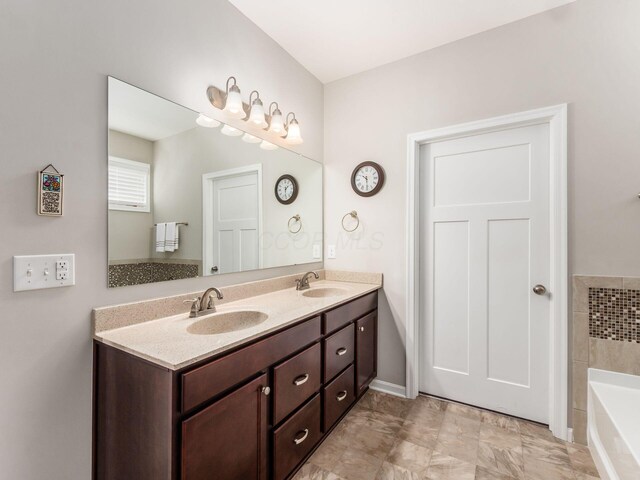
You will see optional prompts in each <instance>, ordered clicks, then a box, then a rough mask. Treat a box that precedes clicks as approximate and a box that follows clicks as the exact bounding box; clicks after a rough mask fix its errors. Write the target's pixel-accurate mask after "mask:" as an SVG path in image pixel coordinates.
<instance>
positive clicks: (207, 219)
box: [202, 163, 262, 277]
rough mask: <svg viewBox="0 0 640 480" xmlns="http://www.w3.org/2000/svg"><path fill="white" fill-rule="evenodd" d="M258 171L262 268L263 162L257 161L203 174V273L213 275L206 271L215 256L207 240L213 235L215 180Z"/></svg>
mask: <svg viewBox="0 0 640 480" xmlns="http://www.w3.org/2000/svg"><path fill="white" fill-rule="evenodd" d="M251 172H256V173H257V174H258V268H262V164H261V163H256V164H253V165H247V166H244V167H238V168H230V169H228V170H219V171H217V172H210V173H203V174H202V275H203V276H205V277H206V276H208V275H211V272H207V271H205V270H206V268H205V266H206V265H208V263H209V261H210V260H211V258H213V245H210V244H209V243H208V242H207V238H211V236H212V235H213V217H212V216H211V214H212V207H213V181H214V180H215V179H218V178H223V177H235V176H237V175H242V174H245V173H251Z"/></svg>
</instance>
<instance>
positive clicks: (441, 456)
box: [294, 391, 599, 480]
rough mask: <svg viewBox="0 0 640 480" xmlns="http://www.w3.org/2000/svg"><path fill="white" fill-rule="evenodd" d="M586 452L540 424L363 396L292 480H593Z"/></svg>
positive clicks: (427, 401) (432, 402)
mask: <svg viewBox="0 0 640 480" xmlns="http://www.w3.org/2000/svg"><path fill="white" fill-rule="evenodd" d="M597 478H599V477H598V472H597V470H596V467H595V465H594V463H593V460H592V459H591V455H590V453H589V449H588V448H586V447H584V446H582V445H576V444H571V443H565V442H563V441H561V440H558V439H556V438H554V437H553V436H552V434H551V432H550V431H549V430H548V429H547V428H545V427H542V426H540V425H538V424H535V423H530V422H527V421H524V420H519V419H515V418H512V417H507V416H503V415H498V414H495V413H492V412H488V411H484V410H480V409H476V408H471V407H467V406H465V405H460V404H456V403H451V402H445V401H442V400H439V399H435V398H431V397H425V396H420V397H418V398H417V399H416V400H407V399H402V398H398V397H392V396H389V395H385V394H382V393H380V392H372V391H369V392H367V393H366V394H365V395H364V397H363V398H362V399H361V400H360V402H359V403H358V404H357V405H356V406H355V407H354V408H353V410H352V411H351V412H350V413H349V414H348V415H347V416H346V417H345V418H344V419H343V420H342V422H341V423H340V424H339V425H338V426H337V427H336V429H335V430H334V431H333V433H331V435H330V436H329V437H328V438H327V439H326V440H325V442H324V443H323V444H322V445H321V446H320V447H319V448H318V450H317V451H316V452H315V453H314V455H313V456H312V457H311V458H310V459H309V461H308V462H307V463H306V465H304V466H303V467H302V469H301V470H300V471H299V472H298V474H297V475H296V476H295V477H294V480H320V479H324V480H395V479H398V480H399V479H402V480H554V479H560V480H595V479H597Z"/></svg>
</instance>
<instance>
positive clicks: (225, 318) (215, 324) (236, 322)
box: [187, 310, 269, 335]
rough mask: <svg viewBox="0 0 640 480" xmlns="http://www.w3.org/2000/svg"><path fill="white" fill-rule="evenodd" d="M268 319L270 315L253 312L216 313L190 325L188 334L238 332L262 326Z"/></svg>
mask: <svg viewBox="0 0 640 480" xmlns="http://www.w3.org/2000/svg"><path fill="white" fill-rule="evenodd" d="M267 318H269V315H267V314H266V313H263V312H257V311H253V310H247V311H237V312H221V313H214V314H213V315H210V316H208V317H206V318H203V319H202V320H197V321H196V322H194V323H192V324H191V325H189V327H187V332H189V333H193V334H195V335H216V334H220V333H229V332H237V331H238V330H244V329H246V328H251V327H255V326H256V325H260V324H261V323H262V322H264V321H265V320H266V319H267Z"/></svg>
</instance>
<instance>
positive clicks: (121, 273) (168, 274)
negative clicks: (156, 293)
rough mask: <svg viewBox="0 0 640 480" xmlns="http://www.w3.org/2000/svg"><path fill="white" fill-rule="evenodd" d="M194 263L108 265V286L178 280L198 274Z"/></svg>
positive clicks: (150, 262)
mask: <svg viewBox="0 0 640 480" xmlns="http://www.w3.org/2000/svg"><path fill="white" fill-rule="evenodd" d="M199 271H200V266H199V265H198V264H196V263H170V262H155V261H149V262H131V263H116V264H113V265H109V287H110V288H113V287H126V286H129V285H140V284H144V283H154V282H164V281H167V280H180V279H182V278H195V277H197V276H198V274H199V273H198V272H199Z"/></svg>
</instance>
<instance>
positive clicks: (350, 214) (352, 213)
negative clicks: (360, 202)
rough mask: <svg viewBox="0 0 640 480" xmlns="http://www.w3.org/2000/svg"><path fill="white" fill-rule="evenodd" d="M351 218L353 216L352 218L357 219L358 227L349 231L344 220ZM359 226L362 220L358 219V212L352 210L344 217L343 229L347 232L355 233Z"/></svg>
mask: <svg viewBox="0 0 640 480" xmlns="http://www.w3.org/2000/svg"><path fill="white" fill-rule="evenodd" d="M349 216H351V218H355V219H356V222H357V223H356V226H355V227H353V228H352V229H351V230H349V229H348V228H347V227H345V226H344V220H345V218H347V217H349ZM359 226H360V218H358V212H356V211H355V210H352V211H351V212H349V213H346V214H345V215H344V217H342V228H343V229H344V231H345V232H349V233H351V232H355V231H356V230H357V229H358V227H359Z"/></svg>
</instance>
